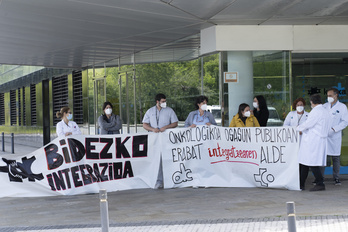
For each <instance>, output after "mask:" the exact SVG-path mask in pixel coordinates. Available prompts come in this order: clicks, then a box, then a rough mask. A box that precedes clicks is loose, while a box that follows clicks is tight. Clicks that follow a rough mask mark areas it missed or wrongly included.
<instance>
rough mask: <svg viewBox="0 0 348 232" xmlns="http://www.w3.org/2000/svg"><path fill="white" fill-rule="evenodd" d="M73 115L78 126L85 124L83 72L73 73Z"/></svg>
mask: <svg viewBox="0 0 348 232" xmlns="http://www.w3.org/2000/svg"><path fill="white" fill-rule="evenodd" d="M72 77H73V99H74V100H73V102H74V105H73V114H74V121H75V122H76V123H77V124H83V104H82V102H83V101H82V98H83V96H82V72H81V71H76V72H73V76H72Z"/></svg>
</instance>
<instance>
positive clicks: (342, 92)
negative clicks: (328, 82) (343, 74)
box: [334, 83, 347, 97]
mask: <svg viewBox="0 0 348 232" xmlns="http://www.w3.org/2000/svg"><path fill="white" fill-rule="evenodd" d="M334 88H336V89H337V90H338V92H339V94H338V96H339V97H342V96H346V95H347V94H346V89H345V88H344V87H343V86H342V84H341V83H337V86H334Z"/></svg>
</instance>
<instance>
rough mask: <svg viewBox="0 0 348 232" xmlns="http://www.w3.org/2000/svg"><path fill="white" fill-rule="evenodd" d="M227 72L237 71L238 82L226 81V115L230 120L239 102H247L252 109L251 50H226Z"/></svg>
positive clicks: (235, 112)
mask: <svg viewBox="0 0 348 232" xmlns="http://www.w3.org/2000/svg"><path fill="white" fill-rule="evenodd" d="M227 70H228V72H238V82H232V83H228V115H229V122H231V120H232V118H233V116H234V115H236V114H237V113H238V107H239V105H240V104H241V103H247V104H248V105H250V108H251V109H253V106H252V103H253V97H254V91H253V89H254V81H253V54H252V52H251V51H230V52H227Z"/></svg>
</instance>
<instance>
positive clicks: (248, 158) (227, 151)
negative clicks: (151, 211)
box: [162, 126, 299, 190]
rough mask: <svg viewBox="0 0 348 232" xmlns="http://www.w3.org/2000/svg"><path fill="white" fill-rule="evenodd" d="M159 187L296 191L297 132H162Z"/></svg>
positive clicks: (208, 129) (264, 129)
mask: <svg viewBox="0 0 348 232" xmlns="http://www.w3.org/2000/svg"><path fill="white" fill-rule="evenodd" d="M164 134H165V136H163V138H162V139H163V147H162V160H163V170H164V171H163V173H164V174H163V175H164V187H165V188H176V187H191V186H192V187H265V188H286V189H290V190H299V171H298V160H297V151H298V146H299V134H298V132H296V130H295V128H292V127H254V128H230V127H228V128H226V127H216V126H199V127H195V128H185V129H176V130H168V131H166V132H164Z"/></svg>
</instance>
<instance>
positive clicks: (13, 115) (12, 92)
mask: <svg viewBox="0 0 348 232" xmlns="http://www.w3.org/2000/svg"><path fill="white" fill-rule="evenodd" d="M10 117H11V126H12V125H16V124H17V115H16V90H10Z"/></svg>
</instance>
